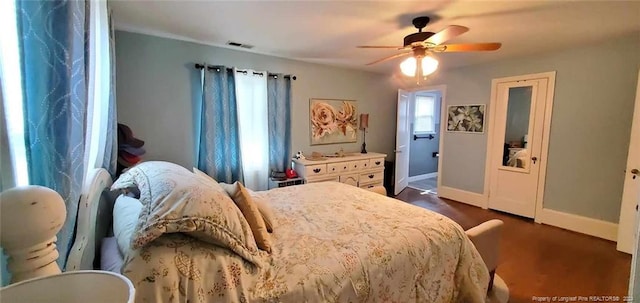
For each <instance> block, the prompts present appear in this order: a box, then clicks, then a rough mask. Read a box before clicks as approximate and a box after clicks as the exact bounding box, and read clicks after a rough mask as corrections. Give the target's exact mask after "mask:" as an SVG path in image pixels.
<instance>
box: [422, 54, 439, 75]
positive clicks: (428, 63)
mask: <svg viewBox="0 0 640 303" xmlns="http://www.w3.org/2000/svg"><path fill="white" fill-rule="evenodd" d="M438 64H439V62H438V60H436V59H435V58H433V57H431V56H426V57H424V58H422V76H423V77H424V76H428V75H431V74H433V72H435V71H436V69H438Z"/></svg>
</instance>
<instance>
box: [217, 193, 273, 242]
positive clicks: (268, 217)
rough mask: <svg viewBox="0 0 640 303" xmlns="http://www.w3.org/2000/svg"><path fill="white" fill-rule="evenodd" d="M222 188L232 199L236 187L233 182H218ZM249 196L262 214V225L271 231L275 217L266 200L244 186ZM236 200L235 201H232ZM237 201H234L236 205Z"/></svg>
mask: <svg viewBox="0 0 640 303" xmlns="http://www.w3.org/2000/svg"><path fill="white" fill-rule="evenodd" d="M219 184H220V186H221V187H222V188H224V190H225V191H226V192H227V194H228V195H229V196H230V197H231V198H232V199H233V194H234V193H235V192H236V187H235V185H234V184H227V183H222V182H221V183H219ZM245 189H246V190H247V192H249V195H251V198H253V202H255V203H256V205H257V206H258V210H259V211H260V215H262V219H263V220H264V225H265V226H266V227H267V232H269V233H273V229H274V228H275V227H276V225H277V224H276V219H275V216H274V215H273V209H272V208H271V206H270V205H269V203H268V202H267V201H265V200H264V199H263V198H262V197H260V196H259V195H258V194H257V193H256V192H254V191H253V190H250V189H248V188H246V187H245ZM234 202H236V201H234ZM237 204H238V203H237V202H236V205H237Z"/></svg>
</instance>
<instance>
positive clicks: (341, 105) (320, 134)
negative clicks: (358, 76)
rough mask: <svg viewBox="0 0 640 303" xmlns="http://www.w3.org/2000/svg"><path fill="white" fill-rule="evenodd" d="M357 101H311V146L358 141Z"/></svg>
mask: <svg viewBox="0 0 640 303" xmlns="http://www.w3.org/2000/svg"><path fill="white" fill-rule="evenodd" d="M356 112H357V106H356V101H355V100H335V99H310V100H309V118H310V123H309V126H310V127H309V128H310V131H311V145H319V144H335V143H353V142H357V141H358V136H357V135H358V116H357V115H356Z"/></svg>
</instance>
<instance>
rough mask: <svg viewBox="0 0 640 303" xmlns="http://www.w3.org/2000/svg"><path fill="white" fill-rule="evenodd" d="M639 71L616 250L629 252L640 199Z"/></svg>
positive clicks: (632, 245)
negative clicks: (639, 199) (639, 198)
mask: <svg viewBox="0 0 640 303" xmlns="http://www.w3.org/2000/svg"><path fill="white" fill-rule="evenodd" d="M638 170H640V72H639V73H638V87H637V88H636V105H635V109H634V111H633V122H632V124H631V139H630V140H629V153H628V155H627V169H626V170H625V178H624V189H623V191H622V204H621V205H620V222H619V224H618V245H617V246H618V250H619V251H623V252H626V253H629V254H630V253H631V252H632V250H633V247H634V242H635V238H636V236H635V232H636V228H635V227H636V214H637V211H636V206H637V205H638V203H639V202H640V201H638V197H639V196H640V175H638V173H639V172H638Z"/></svg>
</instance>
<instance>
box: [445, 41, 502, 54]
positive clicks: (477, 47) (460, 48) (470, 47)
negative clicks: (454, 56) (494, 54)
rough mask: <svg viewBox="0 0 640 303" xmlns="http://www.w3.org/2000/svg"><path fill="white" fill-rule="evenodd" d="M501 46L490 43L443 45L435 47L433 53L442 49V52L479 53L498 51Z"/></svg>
mask: <svg viewBox="0 0 640 303" xmlns="http://www.w3.org/2000/svg"><path fill="white" fill-rule="evenodd" d="M501 46H502V43H497V42H491V43H468V44H443V45H440V46H438V47H436V48H435V49H434V50H435V51H440V50H439V49H441V48H442V50H441V51H442V52H447V53H449V52H480V51H494V50H497V49H499V48H500V47H501Z"/></svg>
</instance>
